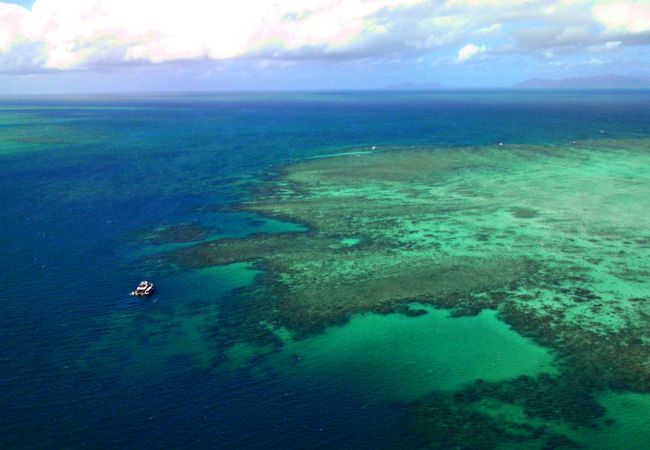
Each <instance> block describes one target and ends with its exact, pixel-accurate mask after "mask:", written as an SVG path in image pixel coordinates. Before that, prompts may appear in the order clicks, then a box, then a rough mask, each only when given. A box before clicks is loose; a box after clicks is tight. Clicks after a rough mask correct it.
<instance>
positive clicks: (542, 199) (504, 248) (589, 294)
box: [159, 139, 650, 448]
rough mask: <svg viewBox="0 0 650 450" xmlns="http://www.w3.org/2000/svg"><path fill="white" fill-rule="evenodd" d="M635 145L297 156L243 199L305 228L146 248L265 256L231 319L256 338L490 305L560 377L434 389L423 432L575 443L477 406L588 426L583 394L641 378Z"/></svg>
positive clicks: (644, 328)
mask: <svg viewBox="0 0 650 450" xmlns="http://www.w3.org/2000/svg"><path fill="white" fill-rule="evenodd" d="M648 148H650V141H648V140H641V139H640V140H610V141H608V140H602V141H587V142H579V143H575V144H571V145H564V146H552V145H536V146H534V145H526V146H524V145H521V146H517V145H512V146H507V145H506V146H498V147H482V148H453V149H449V148H447V149H419V150H417V149H407V150H403V151H390V152H386V153H373V154H366V155H352V156H341V157H334V158H324V159H317V160H310V161H303V162H299V163H296V164H293V165H291V166H289V167H286V168H285V169H284V170H283V171H282V173H280V174H279V175H278V177H277V178H275V179H273V180H269V181H268V182H267V183H266V184H265V185H264V186H262V188H260V189H259V190H258V191H257V192H256V193H255V196H254V198H253V200H252V201H251V202H249V203H246V204H244V205H241V208H242V209H244V210H247V211H254V212H257V213H261V214H262V215H265V216H272V217H275V218H280V219H289V220H291V221H292V222H297V223H302V224H305V225H306V226H308V227H309V231H308V232H305V233H298V234H258V235H253V236H249V237H247V238H243V239H222V240H217V241H211V242H205V243H200V244H196V245H192V246H189V247H185V248H182V249H178V250H176V251H173V252H171V253H168V254H166V255H163V256H162V257H161V258H159V262H160V263H161V264H163V265H164V266H166V267H169V266H179V267H183V268H199V267H206V266H210V265H222V264H230V263H232V262H236V261H250V262H254V263H255V264H256V266H257V267H258V268H262V269H264V270H265V273H266V275H265V276H263V277H260V278H259V283H258V285H257V286H256V287H255V289H258V290H259V289H263V291H264V294H263V295H251V296H250V297H249V301H248V302H247V304H246V308H245V314H243V313H242V315H241V317H240V318H241V319H242V320H243V317H244V316H245V317H246V322H245V323H246V324H247V326H250V327H251V328H255V327H257V328H259V333H258V335H259V336H262V335H263V333H264V330H266V332H268V333H271V334H272V331H273V330H274V329H279V328H282V327H286V328H288V329H291V330H293V331H294V332H295V333H296V335H297V336H298V337H300V336H304V335H308V334H310V333H314V332H317V331H320V330H322V329H323V328H324V327H326V326H329V325H332V324H335V323H341V322H344V321H346V320H347V319H348V318H349V317H350V316H351V315H353V314H355V313H359V312H367V311H372V312H380V313H389V312H406V311H408V308H405V305H406V304H408V303H410V302H414V301H417V302H419V303H422V304H431V305H434V306H436V307H441V308H452V309H453V313H454V314H455V315H473V314H477V313H479V312H480V311H481V310H482V309H484V308H492V309H495V310H497V311H498V313H499V316H500V317H501V319H502V320H504V321H505V322H506V323H508V324H509V325H510V326H511V327H512V328H513V329H515V330H516V331H517V332H519V333H521V334H522V335H524V336H528V337H530V338H532V339H534V340H535V341H536V342H537V343H539V344H542V345H544V346H547V347H550V348H552V349H554V350H555V351H556V352H557V355H559V357H560V360H561V361H562V367H563V370H564V372H563V375H560V376H559V378H537V379H534V380H532V379H525V378H522V379H517V380H514V381H512V382H509V383H508V384H502V385H487V384H483V385H481V384H476V385H474V386H472V387H470V388H468V389H467V390H465V391H463V392H461V393H459V394H457V395H456V396H454V397H446V395H447V394H442V393H436V394H434V395H435V396H436V397H435V399H434V400H432V401H427V402H424V403H422V404H421V405H420V406H419V407H418V408H419V410H420V413H421V414H420V416H421V417H423V418H422V421H423V422H426V423H427V425H426V427H425V428H427V429H429V430H430V432H431V435H432V436H448V438H444V439H443V438H440V439H443V440H440V439H438V438H437V437H436V439H437V440H435V439H434V440H431V439H432V438H431V439H429V441H430V442H438V443H439V446H440V448H443V447H444V448H448V447H450V446H451V447H454V446H459V448H480V445H478V444H477V445H476V446H473V444H471V442H474V441H473V439H475V437H473V433H477V434H479V435H483V442H484V445H485V446H487V448H492V447H493V446H494V445H496V444H495V443H496V442H501V441H510V442H512V441H516V440H517V439H524V440H531V439H533V440H535V439H536V440H538V441H539V443H540V445H541V446H547V447H549V446H550V447H553V448H558V447H559V446H562V445H564V446H567V445H569V446H570V445H573V443H572V442H571V441H570V440H567V441H563V439H564V438H562V437H561V435H560V434H558V433H550V432H547V431H544V430H543V429H537V428H534V427H533V428H530V429H529V428H526V427H527V426H528V427H529V425H526V426H524V425H522V424H517V423H514V424H510V425H507V424H506V425H504V424H503V423H501V424H496V423H495V419H494V418H493V417H492V416H490V415H489V414H487V413H485V411H481V410H480V408H479V409H477V406H476V405H478V404H479V403H480V402H481V401H483V400H485V399H491V400H494V401H498V402H500V403H506V404H514V405H517V406H518V407H520V408H523V410H524V413H525V415H526V416H528V417H533V418H539V419H540V420H544V421H556V420H562V421H564V422H568V423H574V424H576V426H586V427H590V426H596V425H597V422H598V420H597V419H598V417H600V415H601V413H602V412H601V411H600V410H599V409H598V405H594V403H593V395H594V394H595V393H596V392H598V391H599V390H600V389H605V388H609V389H611V388H614V389H630V390H636V391H641V392H650V365H649V364H648V362H647V354H648V350H649V349H650V348H649V343H650V325H649V323H650V322H649V321H648V318H649V317H650V298H649V297H648V292H650V276H649V275H650V244H649V242H650V232H649V231H648V230H650V214H648V213H647V211H649V210H650V196H648V195H647V192H648V190H649V189H650V172H648V171H647V167H648V165H649V164H650V152H648ZM260 286H261V287H260ZM231 320H232V321H235V322H237V318H231ZM261 323H263V326H261V325H260V324H261ZM234 328H235V327H234V326H233V329H234ZM252 334H255V333H252ZM577 374H580V376H579V377H578V376H576V375H577ZM569 379H573V380H579V381H575V382H569V381H568V380H569ZM563 398H564V399H571V400H570V401H569V402H568V403H567V402H564V403H563V400H562V399H563ZM468 399H469V400H468ZM481 399H482V400H481ZM576 399H580V400H579V401H578V400H576ZM581 409H584V410H585V411H587V412H585V411H583V412H580V411H579V410H581ZM451 412H453V414H451ZM486 414H487V415H486ZM427 417H428V418H429V419H427ZM440 418H446V419H445V420H444V421H443V422H440ZM434 419H435V420H434ZM463 423H472V424H473V425H472V427H471V428H472V429H473V430H474V431H472V430H471V429H469V428H467V427H465V428H463V427H464V425H463ZM504 427H505V428H504ZM446 429H449V430H451V429H453V430H454V432H453V433H448V432H446V431H445V430H446ZM463 430H465V431H463ZM475 430H482V431H480V432H477V431H475ZM549 433H550V434H549ZM522 436H523V437H522ZM445 439H446V440H445ZM461 442H464V443H465V444H462V445H461V444H460V443H461ZM468 442H469V443H470V444H467V443H468ZM553 443H555V444H553ZM493 444H494V445H493ZM436 445H438V444H436ZM482 445H483V444H482ZM434 447H435V445H434ZM550 447H549V448H550Z"/></svg>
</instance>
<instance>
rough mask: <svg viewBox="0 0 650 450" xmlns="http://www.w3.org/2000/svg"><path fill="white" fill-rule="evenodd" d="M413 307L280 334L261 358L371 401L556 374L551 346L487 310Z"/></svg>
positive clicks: (243, 350) (283, 372) (243, 355)
mask: <svg viewBox="0 0 650 450" xmlns="http://www.w3.org/2000/svg"><path fill="white" fill-rule="evenodd" d="M414 307H416V308H418V313H419V314H421V315H418V316H417V317H408V316H406V315H402V314H386V315H378V314H365V315H359V316H355V317H353V318H352V319H351V320H350V321H349V322H348V323H346V324H345V325H342V326H336V327H331V328H328V329H327V330H326V331H325V332H324V333H322V334H320V335H317V336H314V337H311V338H307V339H302V340H297V341H294V340H291V339H290V338H289V339H288V340H287V337H288V336H287V335H283V336H282V337H283V338H284V339H285V340H286V342H285V344H284V346H283V347H282V348H281V350H280V352H279V353H278V354H273V355H272V356H270V357H269V361H268V363H269V364H270V365H271V367H273V369H274V370H275V371H277V373H278V376H282V377H288V378H290V379H293V380H295V382H296V383H301V382H302V381H306V380H308V379H309V380H312V381H313V380H321V381H322V382H323V383H331V382H332V380H338V382H340V383H345V384H352V385H354V386H356V387H357V389H359V390H360V391H364V392H365V394H366V395H367V396H368V397H372V398H374V399H375V400H400V401H407V400H413V399H416V398H419V397H422V396H423V395H425V394H428V393H430V392H432V391H434V390H445V391H448V390H455V389H458V388H460V387H462V386H463V385H464V384H466V383H469V382H472V381H475V380H477V379H483V380H486V381H499V380H503V379H509V378H514V377H517V376H520V375H524V374H526V375H536V374H539V373H542V372H545V373H555V370H556V369H555V367H554V365H553V362H554V358H553V355H552V353H551V352H549V351H548V350H547V349H544V348H542V347H539V346H537V345H535V344H534V343H533V342H531V341H530V340H529V339H526V338H523V337H521V336H520V335H518V334H517V333H516V332H514V331H513V330H512V329H510V328H509V327H508V325H506V324H505V323H503V322H502V321H500V320H499V319H498V318H497V316H496V313H495V312H494V311H483V312H482V313H481V314H479V315H477V316H474V317H460V318H453V317H451V316H450V314H449V312H448V311H443V310H437V309H434V308H431V307H427V306H419V305H418V306H415V305H414ZM253 355H254V352H252V349H251V348H250V347H245V346H241V347H238V348H234V349H233V350H232V351H231V353H230V357H231V358H232V359H233V360H239V361H240V362H241V361H245V360H246V359H247V358H250V357H252V356H253ZM301 380H302V381H301ZM328 380H329V381H328Z"/></svg>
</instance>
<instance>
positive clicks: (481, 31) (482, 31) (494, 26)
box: [476, 23, 501, 35]
mask: <svg viewBox="0 0 650 450" xmlns="http://www.w3.org/2000/svg"><path fill="white" fill-rule="evenodd" d="M499 30H501V24H500V23H493V24H492V25H490V26H489V27H483V28H481V29H479V30H477V31H476V34H479V35H481V34H490V33H495V32H497V31H499Z"/></svg>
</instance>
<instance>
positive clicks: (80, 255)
mask: <svg viewBox="0 0 650 450" xmlns="http://www.w3.org/2000/svg"><path fill="white" fill-rule="evenodd" d="M649 106H650V94H648V93H645V92H635V93H621V92H604V93H603V92H599V93H563V94H557V93H553V94H550V93H544V92H542V93H509V92H484V93H480V92H456V93H435V94H387V93H347V94H328V95H321V94H264V95H262V94H255V95H243V94H242V95H239V94H238V95H234V94H233V95H225V94H223V95H205V96H203V95H201V96H200V95H191V96H171V95H170V96H150V97H138V98H134V97H117V98H105V97H93V98H91V97H83V98H81V97H80V98H48V99H41V98H28V99H1V100H0V174H1V176H0V244H1V245H2V249H3V251H2V252H1V253H0V310H1V314H0V375H2V378H1V379H2V381H1V382H0V446H1V447H7V448H53V447H55V448H88V447H90V448H124V447H142V446H144V445H146V446H148V447H152V448H169V447H177V448H183V447H185V448H187V447H196V446H199V447H208V446H209V447H221V448H298V447H303V448H305V447H309V448H336V447H338V448H341V447H345V448H399V447H405V446H407V447H408V446H412V445H415V444H416V442H415V441H413V440H412V436H411V435H410V434H409V432H408V427H407V426H405V421H407V420H408V410H407V408H405V407H404V403H402V402H404V401H410V400H414V399H417V398H419V397H421V396H423V395H426V394H427V393H428V392H429V391H431V390H443V391H449V390H454V389H457V388H458V387H459V386H461V385H462V384H463V383H464V382H470V381H472V380H474V379H476V378H484V379H486V380H488V381H498V380H502V379H508V378H511V377H517V376H520V375H533V374H537V373H540V372H550V373H553V371H554V370H556V368H555V367H554V360H553V355H552V354H551V353H549V352H548V350H546V349H544V348H541V347H539V346H536V345H534V344H532V343H531V342H530V341H528V340H526V339H524V338H522V337H520V336H518V335H517V334H516V333H514V332H513V331H512V330H510V329H509V328H508V327H507V326H506V325H505V324H503V323H502V322H499V321H498V320H497V319H496V318H495V316H494V314H492V313H490V312H489V311H486V312H484V313H482V314H481V315H479V316H477V317H471V318H462V319H452V318H448V317H446V313H445V312H442V311H430V312H429V313H428V314H426V315H423V316H420V317H406V316H403V315H388V316H375V315H366V316H358V317H356V316H355V318H353V319H352V320H351V321H350V323H348V324H347V325H343V326H339V327H335V328H331V329H328V330H326V331H324V333H322V334H320V335H316V336H311V337H309V338H307V339H305V340H298V341H294V340H292V339H291V333H290V331H286V330H284V332H283V333H284V334H283V333H279V336H278V339H279V341H280V342H284V343H285V345H284V346H283V347H282V349H281V350H279V351H277V352H276V351H274V350H273V349H271V348H264V347H263V346H262V348H260V347H259V346H258V343H257V341H258V340H257V337H256V336H245V335H244V336H242V335H241V334H237V329H238V328H237V327H236V324H233V323H232V321H233V320H234V319H233V318H237V320H240V319H241V318H245V317H247V311H248V310H249V308H252V307H254V305H253V303H251V302H247V297H246V295H243V291H241V288H242V287H245V286H255V283H256V279H257V277H260V276H263V273H261V272H259V271H258V270H255V269H253V268H252V267H251V266H250V265H249V264H240V263H237V264H234V265H231V266H227V267H223V268H208V269H202V270H182V269H178V268H176V269H175V268H170V267H167V266H164V265H161V264H159V262H158V258H157V255H158V254H159V253H160V252H164V251H168V250H169V249H171V248H176V247H178V246H183V245H188V243H191V242H195V241H194V240H187V239H189V238H188V235H185V236H184V237H183V236H181V234H182V233H180V232H178V233H176V235H175V236H174V237H170V236H172V235H173V233H172V234H170V235H168V236H167V238H166V239H167V241H169V242H164V241H165V239H163V238H160V239H158V241H156V242H153V241H155V239H153V241H152V238H150V236H152V234H155V232H156V230H159V229H161V227H168V228H169V227H171V228H173V227H175V226H178V225H183V224H193V225H196V228H197V229H199V230H201V231H200V232H197V233H196V235H195V236H190V237H192V238H193V239H198V240H206V239H207V240H209V239H216V238H222V237H239V236H245V235H250V234H253V233H257V232H285V231H286V232H301V231H302V230H303V228H302V227H300V226H298V225H296V224H286V223H282V222H280V221H274V220H267V219H264V218H261V217H257V216H255V215H252V214H249V213H240V212H232V211H229V210H228V209H229V208H230V207H231V206H233V205H237V204H238V203H240V202H241V201H243V200H246V199H247V198H249V197H250V193H251V192H252V190H253V188H254V187H255V185H256V182H257V181H258V180H259V179H263V178H264V177H266V176H268V175H270V174H272V173H274V172H275V171H276V170H278V169H279V168H280V167H282V166H283V165H284V164H287V163H290V162H292V161H295V160H300V159H305V158H312V157H317V156H319V155H329V154H335V153H339V152H341V151H361V152H363V151H368V150H369V148H370V147H371V146H378V147H379V148H382V147H391V146H414V145H415V146H417V145H424V144H426V145H427V146H431V145H440V146H461V145H468V144H469V145H481V144H495V143H498V142H506V143H536V144H544V143H563V142H567V141H572V140H580V139H600V138H603V137H606V138H609V139H612V138H613V139H616V138H629V137H647V136H648V135H650V116H649V115H648V111H649V110H650V109H648V107H649ZM354 239H355V238H354V237H348V238H342V244H343V245H356V244H357V242H356V241H355V240H354ZM141 278H150V279H152V280H154V281H155V282H156V284H157V286H158V287H159V289H158V292H157V294H156V295H155V296H154V297H153V298H150V299H145V300H139V299H134V298H131V297H129V296H128V292H129V291H130V290H131V289H132V288H133V286H134V284H136V283H137V282H138V281H140V279H141ZM241 329H246V328H245V327H241ZM600 402H601V404H603V405H606V406H607V410H608V411H610V414H611V415H612V416H616V417H627V418H629V420H628V419H625V420H618V421H617V425H616V426H615V427H610V428H609V429H607V430H603V431H602V432H600V434H598V433H596V434H594V436H598V438H597V439H596V438H593V439H592V438H590V437H589V436H587V434H588V433H587V434H585V435H584V436H579V438H580V439H581V440H582V441H583V442H585V443H586V444H587V445H589V446H590V447H593V448H605V447H599V445H600V444H602V443H603V442H607V443H611V442H617V440H618V439H621V436H629V439H630V440H629V442H630V443H631V444H630V445H632V444H634V446H639V445H641V444H640V443H643V442H645V441H644V438H645V437H646V436H647V434H646V431H645V429H644V428H643V426H642V425H643V420H642V418H643V417H648V411H650V406H649V405H650V402H648V400H647V397H646V396H644V395H642V394H632V393H604V394H603V398H602V399H601V400H600ZM510 413H511V414H516V412H510ZM577 433H578V434H579V433H580V432H577ZM608 445H609V444H608Z"/></svg>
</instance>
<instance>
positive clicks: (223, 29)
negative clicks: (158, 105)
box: [0, 0, 650, 94]
mask: <svg viewBox="0 0 650 450" xmlns="http://www.w3.org/2000/svg"><path fill="white" fill-rule="evenodd" d="M609 73H616V74H625V75H642V76H649V75H650V0H623V1H619V0H510V1H506V0H235V1H211V0H183V1H173V0H35V1H29V0H20V1H18V0H17V1H11V2H8V1H4V2H3V1H2V0H0V94H12V93H16V94H18V93H69V92H115V91H184V90H219V89H226V90H249V89H260V90H266V89H342V88H380V87H383V86H386V85H389V84H395V83H401V82H417V83H424V82H439V83H442V84H443V85H445V86H447V87H499V86H507V85H510V84H512V83H515V82H517V81H521V80H523V79H526V78H562V77H569V76H584V75H599V74H609Z"/></svg>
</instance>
